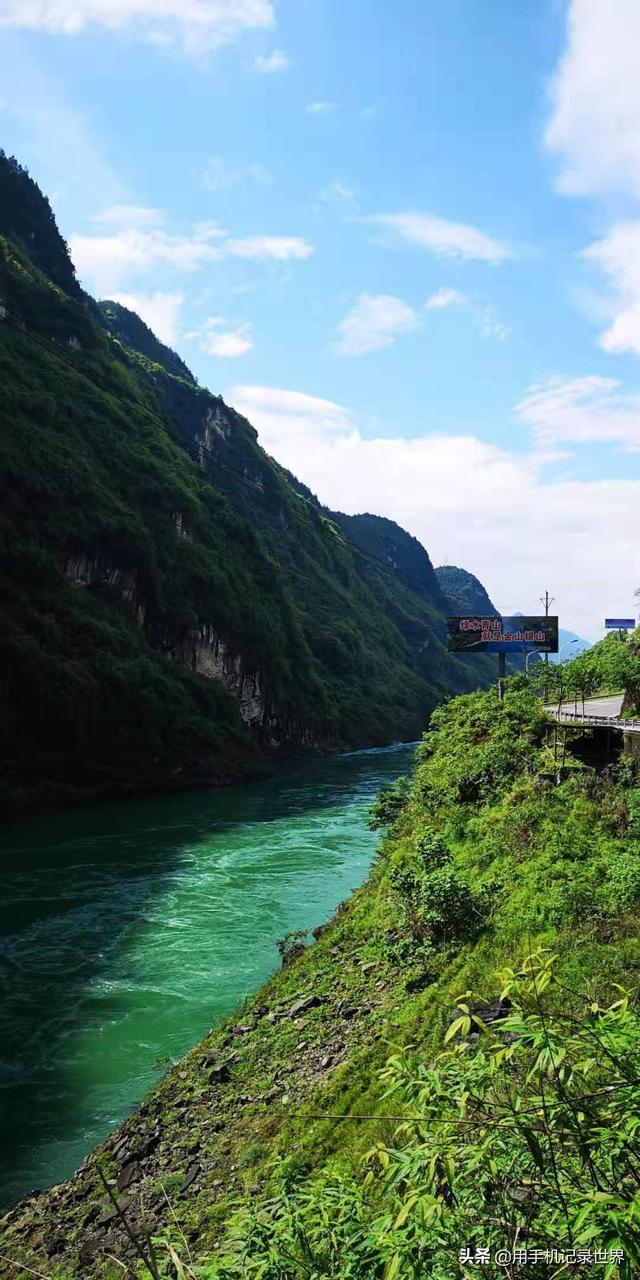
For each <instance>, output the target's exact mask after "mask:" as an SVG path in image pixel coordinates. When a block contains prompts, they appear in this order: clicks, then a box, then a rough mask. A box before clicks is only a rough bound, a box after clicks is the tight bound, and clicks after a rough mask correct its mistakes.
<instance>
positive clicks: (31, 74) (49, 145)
mask: <svg viewBox="0 0 640 1280" xmlns="http://www.w3.org/2000/svg"><path fill="white" fill-rule="evenodd" d="M1 4H2V0H0V6H1ZM0 13H1V8H0ZM0 22H1V18H0ZM0 112H1V113H2V117H3V122H2V125H3V127H2V132H3V135H4V145H5V147H7V146H8V147H9V149H10V150H13V145H14V144H13V143H10V141H9V140H10V137H11V134H12V133H13V130H14V121H17V122H18V124H19V131H18V133H17V139H16V146H15V149H16V151H17V152H18V153H19V154H22V153H23V152H24V153H28V155H29V157H30V161H29V163H30V168H31V171H32V172H33V173H34V174H35V175H36V177H37V180H38V183H39V185H40V186H41V187H42V189H43V190H44V191H46V192H47V193H48V195H49V197H50V199H51V201H52V203H53V204H54V205H55V211H56V217H57V218H58V221H59V222H60V223H61V224H63V223H64V219H65V216H66V214H67V212H68V210H73V212H74V216H77V213H78V210H82V211H87V210H88V209H91V208H92V207H95V204H96V202H98V203H100V204H105V205H107V204H113V203H115V202H116V201H121V200H125V199H127V198H128V192H127V189H126V187H125V185H124V184H123V182H122V181H121V179H120V176H119V174H118V173H117V172H116V170H115V169H114V168H112V166H111V165H110V164H109V163H108V162H107V161H106V160H105V159H104V158H103V157H102V156H101V154H100V149H99V147H98V146H97V145H96V140H95V138H94V137H93V134H92V131H91V126H90V120H89V118H88V117H87V116H86V115H84V114H83V113H82V112H81V111H78V110H77V109H76V108H75V107H74V106H73V104H72V103H71V102H70V101H69V100H68V99H67V98H66V96H65V93H64V90H63V88H62V87H61V84H60V77H58V76H55V75H52V73H51V71H50V69H49V68H48V67H47V66H46V65H45V64H43V63H42V62H41V61H40V60H38V59H37V58H35V57H34V56H33V55H31V54H27V52H26V50H25V49H24V48H23V49H21V53H20V57H19V58H16V56H15V48H14V47H13V45H12V42H11V41H10V40H3V39H2V38H0ZM18 140H19V146H18V145H17V142H18Z"/></svg>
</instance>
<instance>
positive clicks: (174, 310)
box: [112, 292, 184, 347]
mask: <svg viewBox="0 0 640 1280" xmlns="http://www.w3.org/2000/svg"><path fill="white" fill-rule="evenodd" d="M112 301H113V302H119V303H120V304H121V306H123V307H128V308H129V311H135V312H136V315H139V316H140V319H141V320H144V322H145V324H148V326H149V328H150V329H152V330H153V332H154V333H155V335H156V337H157V338H160V340H161V342H166V343H167V346H169V347H175V345H176V342H177V339H178V334H179V320H180V312H181V309H182V306H183V303H184V297H183V295H182V294H181V293H161V292H158V293H150V294H149V293H114V294H113V298H112Z"/></svg>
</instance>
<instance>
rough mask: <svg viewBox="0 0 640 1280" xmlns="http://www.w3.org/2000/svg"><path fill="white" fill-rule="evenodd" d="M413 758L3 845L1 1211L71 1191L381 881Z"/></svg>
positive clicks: (114, 809) (135, 805) (192, 797)
mask: <svg viewBox="0 0 640 1280" xmlns="http://www.w3.org/2000/svg"><path fill="white" fill-rule="evenodd" d="M412 751H413V748H411V747H407V746H401V747H391V748H386V749H381V750H373V751H363V752H354V753H351V754H348V755H341V756H333V757H329V758H326V759H323V760H316V761H313V762H309V763H305V764H301V765H296V766H293V767H291V766H289V767H288V768H287V770H286V772H285V771H282V772H280V773H277V774H276V775H274V776H273V777H271V778H269V779H268V780H263V781H261V782H259V783H252V784H247V785H244V786H242V787H236V788H230V789H228V790H224V791H197V792H189V793H186V794H183V795H179V796H166V797H161V798H157V797H155V798H153V799H149V800H137V801H126V802H123V803H118V804H112V805H108V806H106V805H105V806H95V807H93V808H89V809H84V810H82V811H76V812H73V813H68V814H63V815H59V816H56V817H53V818H47V819H37V820H30V821H28V822H23V823H19V824H18V823H14V824H10V825H8V826H5V827H4V828H3V829H2V831H1V833H0V841H1V852H0V1205H2V1204H7V1203H9V1202H10V1201H11V1200H12V1199H15V1198H17V1197H18V1196H20V1195H23V1194H24V1193H25V1192H27V1191H30V1190H32V1189H33V1188H35V1187H45V1186H48V1185H50V1184H51V1183H52V1182H57V1181H59V1180H60V1179H61V1178H64V1177H67V1176H68V1175H69V1174H70V1173H71V1172H72V1171H73V1170H74V1169H75V1168H77V1166H78V1165H79V1164H80V1163H81V1162H82V1160H83V1159H84V1158H85V1156H86V1155H87V1154H88V1152H89V1151H90V1150H91V1149H92V1147H94V1146H95V1145H96V1143H98V1142H101V1141H102V1140H103V1139H104V1138H105V1137H106V1135H107V1134H108V1133H109V1132H110V1131H111V1130H112V1129H114V1128H115V1127H116V1126H117V1125H118V1124H119V1123H120V1122H121V1121H122V1120H123V1119H124V1117H125V1116H126V1115H127V1114H128V1113H129V1112H130V1111H132V1110H133V1109H134V1108H135V1106H136V1105H137V1104H138V1103H139V1102H140V1100H141V1098H142V1097H143V1095H144V1093H145V1092H146V1091H147V1089H148V1088H149V1087H150V1085H151V1084H153V1083H154V1081H155V1080H157V1079H158V1077H159V1076H160V1075H161V1074H162V1073H163V1071H164V1070H166V1067H167V1066H168V1065H169V1064H170V1062H171V1061H172V1060H175V1059H177V1058H179V1057H180V1056H181V1055H182V1054H183V1053H185V1052H186V1050H187V1049H189V1048H190V1047H191V1045H193V1044H194V1043H195V1042H196V1041H197V1040H198V1039H200V1038H201V1036H202V1035H204V1034H205V1033H206V1032H207V1030H208V1029H209V1027H211V1026H213V1025H215V1023H216V1022H217V1021H219V1019H220V1018H222V1017H223V1016H224V1015H225V1014H227V1013H228V1012H229V1011H230V1010H232V1009H233V1008H234V1007H235V1006H236V1005H237V1004H238V1002H239V1001H240V1000H241V999H242V996H243V995H245V994H246V993H249V992H253V991H254V990H255V989H256V988H257V987H258V986H259V985H260V983H261V982H262V981H263V980H264V979H265V978H266V977H267V976H268V975H269V974H270V973H272V972H273V971H274V970H275V969H276V968H277V967H278V964H279V958H278V952H277V947H276V939H277V938H278V937H280V936H281V935H282V934H283V933H285V932H287V931H288V930H290V929H299V928H312V927H314V926H315V925H317V924H320V923H322V922H323V921H325V920H326V919H327V918H328V917H329V916H330V915H331V913H332V912H333V910H334V908H335V907H336V905H337V904H338V902H340V901H341V900H342V899H343V898H344V897H346V896H347V895H348V894H349V893H350V892H351V891H352V890H353V889H354V888H355V887H356V886H357V885H359V884H361V883H362V881H363V880H364V878H365V875H366V872H367V868H368V866H369V863H370V861H371V857H372V854H373V851H374V849H375V846H376V843H377V835H376V834H374V833H372V832H370V831H368V829H367V826H366V821H367V810H368V807H369V805H370V804H371V801H372V798H373V796H374V795H375V793H376V792H377V791H378V790H379V788H380V787H381V786H385V785H387V784H388V783H390V782H391V781H393V780H394V779H395V778H396V777H397V776H398V775H399V774H401V773H404V772H406V771H407V770H408V769H410V768H411V764H412Z"/></svg>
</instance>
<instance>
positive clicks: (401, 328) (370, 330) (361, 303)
mask: <svg viewBox="0 0 640 1280" xmlns="http://www.w3.org/2000/svg"><path fill="white" fill-rule="evenodd" d="M416 324H417V316H416V313H415V311H414V310H413V309H412V307H409V306H407V304H406V302H403V301H402V299H401V298H394V297H393V295H392V294H388V293H378V294H371V293H362V294H361V295H360V297H359V298H358V300H357V302H356V303H355V305H354V306H353V307H352V308H351V310H350V311H348V312H347V314H346V316H345V317H344V319H343V320H341V321H340V324H339V325H338V335H339V336H338V341H337V343H336V346H335V350H336V351H337V353H338V354H339V355H342V356H361V355H365V354H366V353H367V352H369V351H380V349H381V348H382V347H389V346H391V344H392V342H394V341H395V339H396V337H397V336H398V335H399V334H401V333H408V332H409V330H410V329H415V327H416Z"/></svg>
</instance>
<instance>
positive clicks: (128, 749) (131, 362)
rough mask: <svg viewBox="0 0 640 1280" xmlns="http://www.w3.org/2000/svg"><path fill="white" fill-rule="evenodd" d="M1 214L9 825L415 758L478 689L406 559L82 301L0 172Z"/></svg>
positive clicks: (62, 257) (170, 359)
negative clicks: (400, 749) (467, 693)
mask: <svg viewBox="0 0 640 1280" xmlns="http://www.w3.org/2000/svg"><path fill="white" fill-rule="evenodd" d="M0 196H1V197H2V198H1V199H0V306H1V308H2V310H1V311H0V378H1V379H2V387H3V403H2V411H1V413H2V435H1V445H0V450H1V453H0V459H1V468H0V471H1V475H2V480H1V481H0V499H1V508H2V516H1V517H0V552H1V563H2V568H1V569H0V605H1V607H2V611H3V618H4V619H5V626H4V627H3V631H2V637H1V639H0V660H1V663H2V681H1V685H0V722H1V724H2V729H3V738H4V740H5V742H7V743H8V744H9V748H10V750H9V751H8V752H7V756H8V758H7V759H5V760H3V762H2V766H1V772H0V808H3V809H4V810H5V811H9V812H16V811H17V812H22V811H25V810H28V809H29V808H33V807H38V806H41V805H49V804H53V803H60V802H65V801H66V802H68V801H71V800H76V799H83V798H88V797H91V796H94V795H111V794H116V793H118V792H123V791H125V792H126V791H139V790H144V789H151V788H159V787H167V786H178V785H182V786H184V785H189V784H197V783H209V782H221V781H222V782H223V781H228V780H232V779H234V778H238V777H241V776H246V774H247V773H248V772H249V771H251V770H252V769H255V768H256V767H258V762H259V760H260V759H261V758H263V757H264V755H265V754H266V753H267V752H271V751H273V750H275V749H280V750H286V751H299V750H302V749H305V750H308V749H311V748H316V749H318V748H338V747H340V746H358V745H365V744H382V743H385V742H389V741H394V740H401V739H403V740H409V741H410V740H413V739H415V738H417V737H418V736H419V734H420V732H421V731H422V729H423V727H424V725H425V723H426V721H427V719H428V715H429V713H430V711H431V710H432V709H433V707H434V706H435V705H436V703H437V702H438V701H439V700H440V699H441V698H442V697H443V696H447V695H448V694H450V693H452V692H456V691H460V690H462V689H465V688H466V689H468V688H473V687H475V686H476V685H477V684H478V683H486V682H487V680H488V679H489V678H490V674H491V666H490V664H489V663H487V662H486V661H485V660H483V659H482V658H480V659H476V660H475V661H474V662H471V663H470V662H469V661H468V660H467V661H457V660H456V659H455V658H453V657H452V658H448V656H447V654H446V652H445V645H444V621H443V619H444V612H445V605H444V601H443V598H442V596H441V593H440V590H439V588H438V585H437V582H436V579H435V576H434V573H433V569H432V566H431V563H430V561H429V557H428V555H427V553H426V552H425V551H424V550H423V549H422V548H421V547H420V545H419V544H418V543H417V542H416V541H415V539H412V538H410V537H409V535H408V534H406V533H405V532H404V531H403V530H401V529H399V528H398V527H397V526H395V525H393V524H392V522H390V521H380V522H378V524H376V521H377V518H376V517H353V518H347V517H340V516H334V515H332V514H331V513H329V512H326V511H324V510H323V509H322V508H321V507H320V505H319V504H318V502H317V500H316V499H315V498H314V497H313V495H312V494H310V493H309V491H308V490H306V489H305V487H304V486H302V485H300V484H298V483H297V482H296V481H295V480H294V479H293V478H292V477H288V475H287V473H286V472H285V471H284V470H283V469H282V468H280V467H279V466H278V465H277V464H276V463H275V462H274V461H273V460H272V459H271V458H269V457H268V455H266V454H265V453H264V451H263V450H262V449H261V448H260V447H259V445H258V443H257V437H256V433H255V431H254V430H253V428H252V427H251V426H250V424H249V423H248V422H246V420H245V419H243V418H242V417H241V416H240V415H239V414H237V413H235V412H234V410H233V409H230V408H229V407H228V406H227V405H225V404H224V402H223V401H222V400H221V399H220V397H217V396H214V395H212V394H211V393H210V392H208V391H206V390H205V389H203V388H201V387H199V386H198V385H197V384H196V383H195V381H194V380H193V378H192V375H191V374H190V372H189V370H188V368H187V366H186V365H185V364H184V363H183V361H181V360H180V358H179V357H178V356H176V354H175V353H174V352H171V351H169V350H168V349H167V348H166V347H164V346H163V345H162V344H161V343H160V342H158V340H157V339H156V338H155V337H154V335H153V334H152V333H151V332H150V330H148V329H147V327H146V326H145V325H144V324H143V323H142V321H141V320H139V318H138V317H137V316H135V315H133V313H132V312H129V311H127V310H126V309H125V308H124V307H121V306H119V305H118V304H116V303H113V302H106V303H101V304H99V305H98V304H96V303H95V302H94V301H93V300H92V299H91V298H89V297H87V296H86V295H85V294H83V293H82V291H81V290H80V288H79V286H78V285H77V283H76V280H75V275H74V271H73V266H72V264H71V263H70V261H69V258H68V253H67V247H66V245H65V243H64V241H63V240H62V238H61V237H60V235H59V233H58V231H57V228H56V225H55V220H54V217H53V214H52V212H51V209H50V206H49V204H48V202H47V201H46V200H45V198H44V197H43V196H42V193H41V192H40V191H39V190H38V188H37V186H36V184H35V183H34V182H33V181H32V180H31V179H30V178H29V176H28V175H27V174H26V172H25V171H24V170H23V169H21V168H20V166H19V165H17V164H16V162H15V161H13V160H8V159H7V158H6V157H5V156H4V155H3V154H1V153H0ZM3 317H4V318H3ZM363 522H364V524H366V526H367V548H369V550H367V548H365V549H363V548H362V547H361V545H360V544H361V542H362V539H363V536H364V535H363ZM352 535H353V536H352ZM389 538H391V541H392V543H393V546H394V548H395V550H396V552H397V555H396V557H395V558H396V560H398V557H399V560H400V561H401V569H402V570H403V571H405V572H404V577H405V578H406V581H405V580H404V579H403V573H402V572H400V570H396V569H394V567H393V564H392V563H391V562H390V559H389V556H388V555H387V554H386V553H385V552H384V548H385V546H386V545H387V542H388V541H389ZM376 539H377V541H376ZM372 546H377V547H378V551H376V553H375V557H372V555H371V554H370V548H371V547H372ZM380 561H382V563H380ZM408 569H410V570H411V573H410V575H409V576H410V578H411V582H410V583H409V577H408V576H407V572H406V571H407V570H408Z"/></svg>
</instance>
